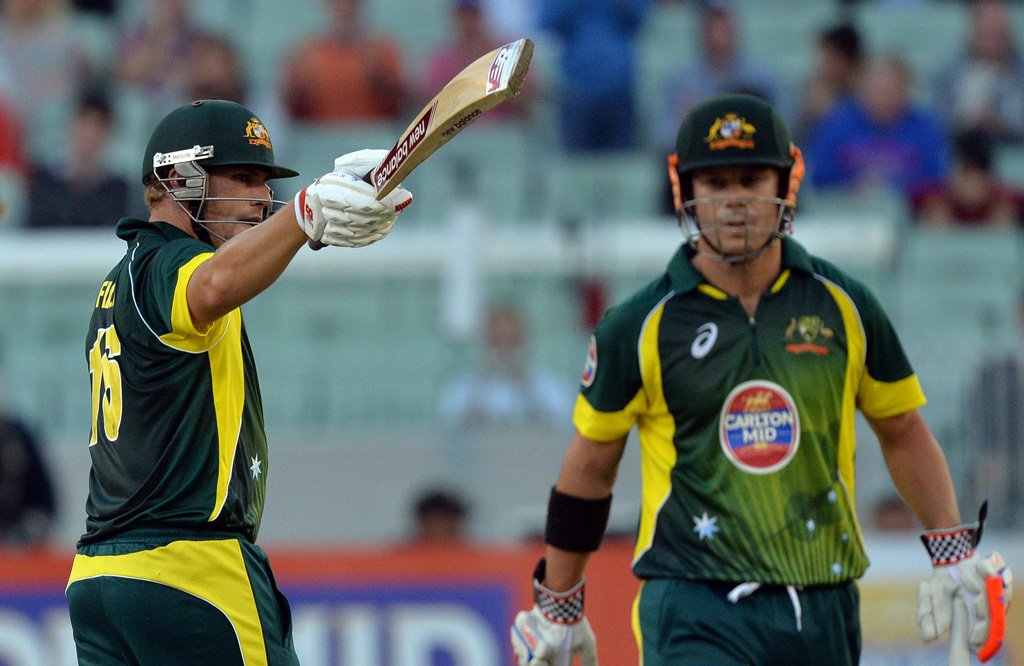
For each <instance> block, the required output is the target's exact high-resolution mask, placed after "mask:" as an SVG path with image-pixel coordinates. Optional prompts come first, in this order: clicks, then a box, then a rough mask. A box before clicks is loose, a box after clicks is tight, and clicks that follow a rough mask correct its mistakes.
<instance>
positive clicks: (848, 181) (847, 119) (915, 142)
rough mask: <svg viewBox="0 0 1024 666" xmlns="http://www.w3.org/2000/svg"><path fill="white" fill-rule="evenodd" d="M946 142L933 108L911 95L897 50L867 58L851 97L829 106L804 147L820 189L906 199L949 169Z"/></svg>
mask: <svg viewBox="0 0 1024 666" xmlns="http://www.w3.org/2000/svg"><path fill="white" fill-rule="evenodd" d="M950 153H951V149H950V141H949V138H948V137H947V136H946V134H945V133H944V132H943V130H942V125H941V123H940V121H939V117H938V113H937V112H936V111H935V110H933V109H931V108H929V107H926V106H923V105H919V104H916V103H914V102H913V100H912V99H911V71H910V68H909V67H908V65H907V64H906V62H905V61H904V60H903V59H902V58H900V57H899V56H896V55H885V56H882V57H878V58H874V59H872V60H871V61H870V62H869V63H868V64H867V65H866V66H865V69H864V71H863V72H862V74H861V78H860V80H859V83H858V86H857V94H856V95H855V96H854V97H853V98H851V99H848V100H846V101H844V102H840V103H839V104H837V105H835V106H834V107H832V109H831V110H830V111H829V112H828V113H827V114H826V115H825V116H824V117H823V118H822V119H821V121H820V123H819V124H818V126H817V128H816V130H815V131H813V132H812V133H811V135H810V136H809V137H808V139H807V142H806V144H805V146H804V157H805V158H806V160H807V164H808V170H807V173H808V174H810V176H811V184H812V185H813V186H814V187H815V188H818V189H819V190H821V191H846V192H858V191H879V190H892V191H895V192H898V193H900V194H901V195H904V196H908V197H909V196H910V195H911V194H912V193H913V192H915V191H918V190H920V189H921V188H923V187H925V186H927V185H929V184H931V183H937V182H943V181H944V180H945V179H946V177H947V176H948V174H949V168H950Z"/></svg>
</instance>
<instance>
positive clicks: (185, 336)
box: [160, 252, 237, 353]
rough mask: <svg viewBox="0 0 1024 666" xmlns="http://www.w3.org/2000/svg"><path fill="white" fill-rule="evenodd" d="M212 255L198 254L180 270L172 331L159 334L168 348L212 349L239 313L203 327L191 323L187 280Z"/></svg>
mask: <svg viewBox="0 0 1024 666" xmlns="http://www.w3.org/2000/svg"><path fill="white" fill-rule="evenodd" d="M212 256H213V253H212V252H204V253H203V254H197V255H196V256H195V257H193V258H192V259H191V260H190V261H189V262H188V263H187V264H185V265H184V266H182V267H181V268H179V269H178V282H177V284H176V285H175V286H174V297H173V300H172V303H171V332H170V333H165V334H164V335H161V336H160V340H161V341H162V342H163V343H164V344H166V345H168V346H169V347H173V348H174V349H179V350H181V351H185V352H193V353H196V352H203V351H206V350H208V349H210V348H211V347H212V346H213V345H215V344H217V342H218V341H220V338H221V337H222V336H223V335H224V331H225V330H227V328H228V326H229V324H230V322H231V319H232V318H233V316H234V315H235V312H237V310H236V311H232V312H230V313H228V315H227V316H225V317H221V318H220V319H218V320H217V321H215V322H213V323H212V324H210V325H209V326H208V327H206V328H205V329H202V330H201V329H199V328H197V327H196V326H195V324H194V323H193V322H192V313H191V312H190V311H189V309H188V282H189V280H191V279H192V274H193V273H195V272H196V269H197V268H199V266H201V265H202V264H203V263H205V262H206V261H209V259H210V258H211V257H212Z"/></svg>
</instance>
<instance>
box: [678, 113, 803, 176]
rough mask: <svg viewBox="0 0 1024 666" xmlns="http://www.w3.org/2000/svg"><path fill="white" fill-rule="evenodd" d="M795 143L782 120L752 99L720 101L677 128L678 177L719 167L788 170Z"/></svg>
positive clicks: (688, 116)
mask: <svg viewBox="0 0 1024 666" xmlns="http://www.w3.org/2000/svg"><path fill="white" fill-rule="evenodd" d="M792 144H793V139H792V138H791V137H790V135H789V130H788V129H786V123H785V122H784V121H783V120H782V116H780V115H779V113H778V112H777V111H776V110H775V109H774V108H773V107H772V105H771V104H769V103H768V102H766V101H765V100H763V99H761V98H760V97H754V96H753V95H740V94H733V95H721V96H718V97H714V98H712V99H709V100H707V101H705V102H703V103H702V104H699V105H697V106H696V107H694V108H693V110H691V111H690V113H689V114H687V116H686V118H685V119H684V120H683V124H682V126H681V127H680V128H679V135H678V137H677V139H676V154H677V155H679V165H678V170H679V173H680V175H682V174H685V173H689V172H690V171H693V170H694V169H706V168H710V167H717V166H737V165H747V164H755V165H764V166H773V167H778V168H779V169H786V170H788V169H790V168H791V167H792V166H793V162H794V159H793V155H792V153H791V152H790V146H792Z"/></svg>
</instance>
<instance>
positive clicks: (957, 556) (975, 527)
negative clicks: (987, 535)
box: [921, 502, 988, 567]
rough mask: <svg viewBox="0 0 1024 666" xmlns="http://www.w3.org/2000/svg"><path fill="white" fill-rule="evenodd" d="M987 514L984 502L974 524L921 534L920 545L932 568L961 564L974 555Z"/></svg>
mask: <svg viewBox="0 0 1024 666" xmlns="http://www.w3.org/2000/svg"><path fill="white" fill-rule="evenodd" d="M987 513H988V502H985V503H983V504H982V505H981V511H980V512H979V515H978V522H976V523H971V524H969V525H957V526H956V527H950V528H946V529H939V530H926V531H925V532H924V533H922V534H921V543H923V544H924V548H925V550H927V551H928V556H929V557H931V559H932V566H933V567H944V566H949V565H951V564H956V563H957V562H963V561H964V560H966V559H967V558H969V557H970V556H972V555H974V548H975V547H976V546H977V545H978V542H979V541H981V532H982V528H983V527H984V525H985V515H986V514H987Z"/></svg>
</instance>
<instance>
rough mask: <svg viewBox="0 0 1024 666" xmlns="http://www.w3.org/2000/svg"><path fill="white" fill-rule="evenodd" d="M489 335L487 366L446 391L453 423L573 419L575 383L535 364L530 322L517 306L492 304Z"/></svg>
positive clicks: (445, 411)
mask: <svg viewBox="0 0 1024 666" xmlns="http://www.w3.org/2000/svg"><path fill="white" fill-rule="evenodd" d="M486 336H487V337H486V341H485V342H486V349H485V351H484V358H483V363H482V364H481V367H480V368H478V369H476V370H475V371H471V372H468V373H466V374H464V375H462V376H460V377H457V378H456V379H455V380H454V381H453V382H452V383H451V384H450V385H448V386H447V387H446V388H445V390H444V391H443V393H442V395H441V413H442V415H443V416H444V417H445V418H446V419H447V420H448V421H449V422H450V423H454V424H458V425H472V424H504V425H510V424H514V425H538V424H543V423H549V424H557V423H562V422H564V420H565V419H566V418H569V416H570V415H571V414H572V403H571V402H567V400H568V399H569V398H571V397H572V395H571V393H572V392H571V390H570V389H571V387H565V386H562V385H561V384H560V383H559V382H558V381H557V380H556V379H555V378H554V377H553V376H552V374H551V373H549V372H548V371H547V370H545V369H543V368H540V367H537V366H536V365H534V364H533V363H531V360H530V358H529V349H528V345H527V339H526V338H527V333H526V324H525V321H524V320H523V315H522V313H521V312H520V311H519V310H518V309H517V308H515V307H514V306H511V305H499V306H497V307H494V308H492V309H491V310H490V311H489V312H488V313H487V332H486ZM567 396H569V398H567Z"/></svg>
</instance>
